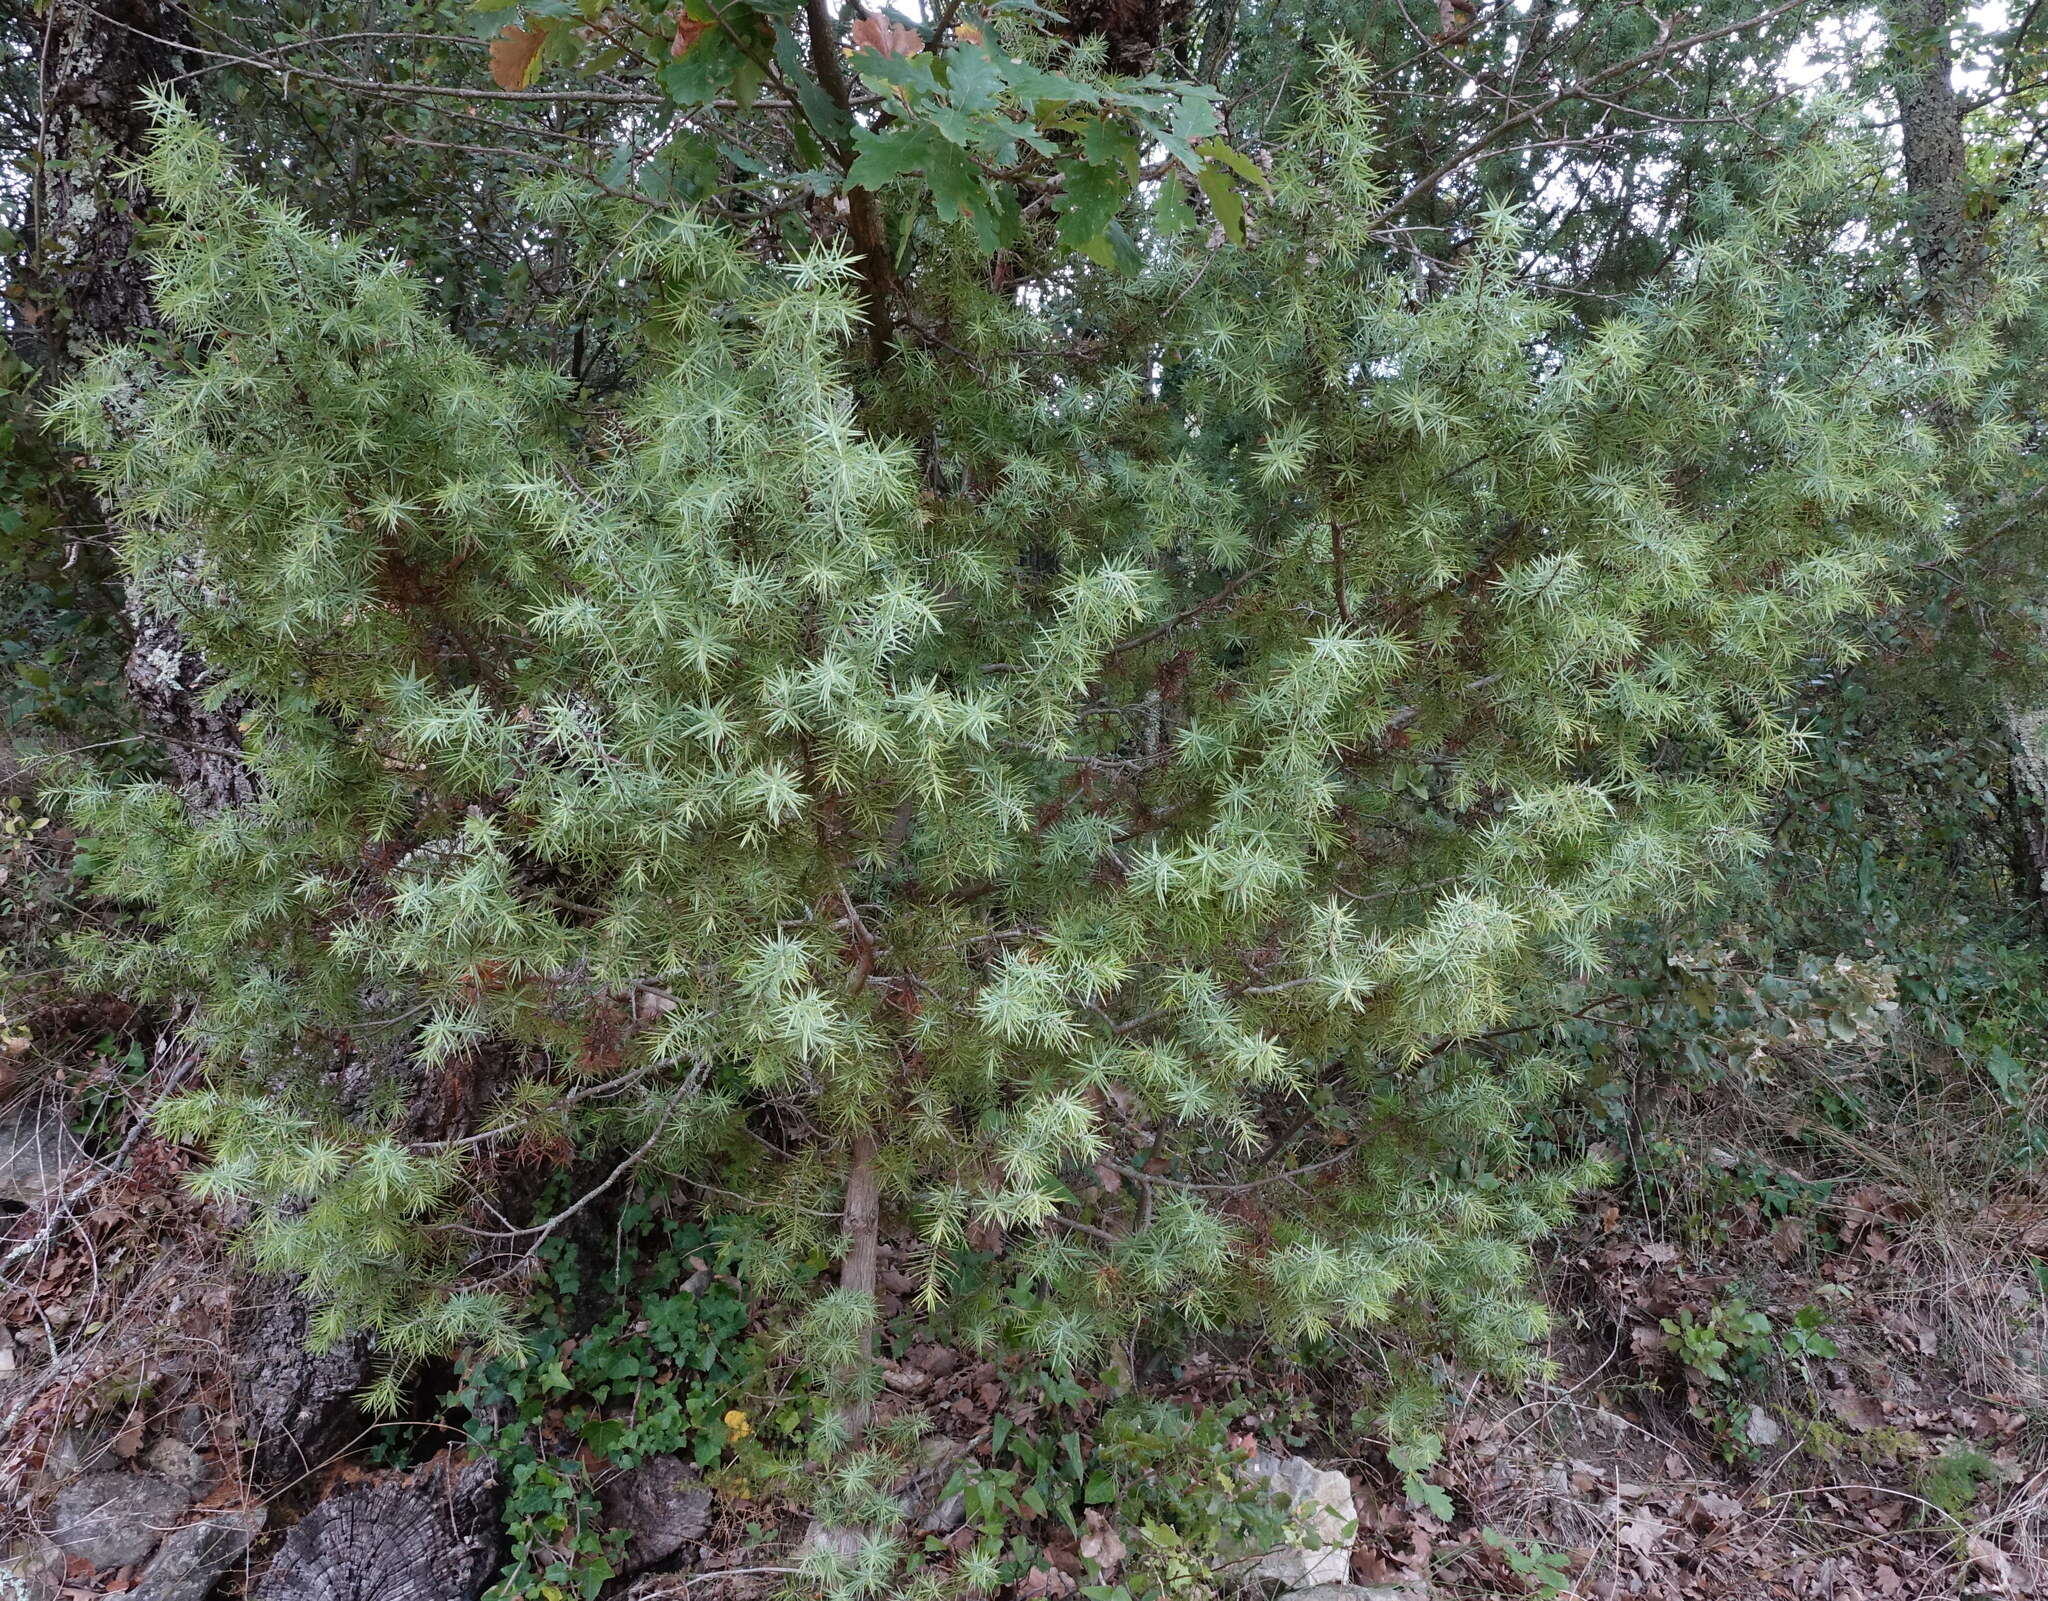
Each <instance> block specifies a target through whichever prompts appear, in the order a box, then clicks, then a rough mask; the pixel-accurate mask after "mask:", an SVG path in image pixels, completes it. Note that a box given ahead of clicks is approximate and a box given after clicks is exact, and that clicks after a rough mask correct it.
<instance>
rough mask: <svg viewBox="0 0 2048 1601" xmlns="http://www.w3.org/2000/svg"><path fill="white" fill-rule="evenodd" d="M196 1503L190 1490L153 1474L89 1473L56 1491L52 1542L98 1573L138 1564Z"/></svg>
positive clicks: (51, 1516)
mask: <svg viewBox="0 0 2048 1601" xmlns="http://www.w3.org/2000/svg"><path fill="white" fill-rule="evenodd" d="M191 1504H192V1493H191V1491H189V1490H187V1489H185V1488H184V1486H182V1485H177V1484H173V1483H171V1481H170V1480H169V1479H165V1478H159V1477H158V1476H157V1475H156V1474H154V1473H90V1474H87V1475H86V1476H85V1477H84V1478H82V1479H78V1480H76V1481H74V1482H73V1483H70V1484H67V1485H65V1486H64V1488H63V1489H61V1490H59V1491H58V1492H57V1499H56V1500H55V1501H54V1502H52V1503H51V1506H50V1539H51V1540H52V1541H53V1542H54V1543H55V1544H56V1546H57V1548H58V1549H59V1550H61V1551H63V1552H64V1553H65V1554H66V1555H67V1556H74V1557H82V1558H84V1559H85V1560H86V1561H87V1562H90V1563H91V1564H92V1565H93V1566H94V1567H95V1568H122V1567H127V1566H128V1565H129V1564H130V1563H134V1562H140V1561H142V1560H143V1559H144V1558H146V1557H147V1556H148V1555H149V1554H150V1552H152V1551H154V1550H155V1549H156V1548H157V1542H158V1541H160V1540H162V1539H163V1537H164V1535H165V1533H166V1532H167V1531H168V1530H170V1529H171V1528H173V1527H175V1526H176V1524H177V1521H178V1519H180V1518H182V1517H183V1516H184V1515H185V1509H186V1508H187V1507H189V1506H190V1505H191Z"/></svg>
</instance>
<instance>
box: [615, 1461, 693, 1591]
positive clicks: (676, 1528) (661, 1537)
mask: <svg viewBox="0 0 2048 1601" xmlns="http://www.w3.org/2000/svg"><path fill="white" fill-rule="evenodd" d="M598 1496H599V1498H600V1499H601V1500H602V1501H603V1503H604V1516H605V1522H606V1523H607V1524H608V1525H609V1526H610V1527H612V1528H614V1529H624V1530H625V1531H626V1532H627V1536H628V1538H627V1541H626V1549H625V1553H624V1555H623V1557H622V1559H621V1561H620V1564H619V1571H620V1573H621V1574H633V1573H641V1572H644V1571H645V1570H646V1569H648V1568H651V1567H652V1566H654V1564H655V1563H657V1562H665V1561H666V1560H667V1559H668V1558H670V1557H672V1556H674V1555H675V1554H676V1553H677V1552H678V1551H680V1550H681V1549H682V1548H683V1547H684V1546H685V1545H687V1544H688V1543H689V1542H690V1541H692V1540H701V1539H703V1538H704V1536H705V1535H706V1534H708V1533H710V1532H711V1492H710V1491H709V1490H707V1489H705V1488H704V1484H703V1481H702V1480H701V1479H699V1478H698V1476H697V1470H696V1469H695V1468H693V1467H692V1466H690V1464H689V1463H687V1462H685V1461H684V1460H683V1459H682V1458H681V1457H677V1456H658V1457H655V1458H654V1459H653V1460H652V1461H651V1462H643V1463H641V1464H640V1466H639V1467H637V1468H629V1469H628V1470H627V1471H625V1472H624V1473H621V1474H620V1475H619V1476H618V1477H617V1478H615V1479H612V1480H610V1481H609V1482H608V1483H606V1484H605V1485H603V1486H602V1487H601V1488H600V1489H599V1490H598Z"/></svg>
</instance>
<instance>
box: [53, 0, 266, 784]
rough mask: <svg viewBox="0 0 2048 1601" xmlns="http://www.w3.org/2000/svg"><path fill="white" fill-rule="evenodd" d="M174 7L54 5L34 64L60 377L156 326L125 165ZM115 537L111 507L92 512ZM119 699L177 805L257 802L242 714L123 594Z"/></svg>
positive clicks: (138, 215) (167, 60)
mask: <svg viewBox="0 0 2048 1601" xmlns="http://www.w3.org/2000/svg"><path fill="white" fill-rule="evenodd" d="M186 36H187V30H186V26H185V18H184V13H183V11H182V9H181V8H180V7H179V6H178V5H176V4H174V3H171V0H97V3H95V0H51V4H50V13H49V19H48V26H47V29H46V31H45V34H44V39H45V47H44V52H43V59H42V63H41V81H42V87H43V143H42V152H41V154H42V159H41V161H40V163H39V164H38V172H37V183H36V209H35V236H36V247H37V248H36V262H37V276H38V279H39V280H40V285H39V287H40V298H41V300H42V302H43V304H44V306H45V308H46V314H47V335H46V337H47V338H48V341H49V347H48V351H49V361H50V365H51V367H52V369H53V371H55V372H57V373H62V372H63V371H64V370H66V369H67V368H69V367H71V366H73V365H75V364H76V363H77V361H78V360H79V359H80V358H81V357H83V356H84V355H85V354H86V353H88V352H89V351H90V350H91V349H92V348H93V347H94V346H97V345H102V344H107V343H111V342H114V341H118V340H124V339H132V338H134V337H135V335H136V334H137V333H139V332H142V331H143V330H145V329H149V328H153V327H155V326H157V316H156V307H155V304H154V301H153V300H152V297H151V294H150V282H149V269H148V265H147V263H145V262H144V261H143V259H142V257H141V255H140V254H139V253H138V251H137V248H136V236H137V234H138V233H139V232H140V231H141V229H142V227H143V225H144V223H145V222H146V220H147V218H148V215H149V209H150V204H151V196H150V193H149V190H148V188H147V187H146V186H145V185H144V184H143V182H142V180H141V179H139V178H137V177H135V176H133V175H132V173H131V171H130V169H131V168H132V166H133V164H134V162H135V160H136V158H137V157H139V156H140V155H141V154H142V152H143V149H144V147H145V144H146V142H147V139H148V135H149V115H148V112H147V111H146V110H145V109H144V107H143V104H142V99H143V96H144V95H145V94H146V93H147V92H148V91H149V90H150V89H152V88H154V87H155V86H157V85H158V84H161V83H163V82H165V81H166V80H167V79H169V78H171V77H172V76H174V75H175V74H176V73H177V72H178V71H179V70H180V69H181V67H182V66H183V65H184V64H185V62H184V57H183V55H182V51H181V46H182V45H183V43H184V41H185V39H186ZM97 511H98V514H99V518H100V521H101V522H103V523H104V524H106V525H107V526H108V527H118V526H119V523H118V519H117V517H116V516H115V515H114V508H112V507H109V506H100V507H98V508H97ZM128 613H129V621H130V623H131V624H132V626H133V629H134V642H133V645H132V648H131V649H130V652H129V657H128V670H127V680H128V692H129V696H130V698H131V699H132V700H133V701H134V703H135V707H136V711H137V713H138V715H139V716H140V718H141V721H142V725H143V727H144V728H145V729H147V730H148V731H149V732H151V733H152V734H155V735H156V736H157V737H158V738H160V739H161V740H162V741H163V744H164V746H165V751H166V755H167V757H168V759H169V761H170V765H171V769H172V771H173V772H174V773H175V774H176V775H177V778H178V783H179V787H180V789H181V790H182V791H183V792H184V795H185V797H186V801H187V803H188V804H189V805H191V806H192V807H193V808H194V809H195V810H197V811H217V810H219V809H220V808H222V807H225V806H232V805H236V804H239V803H241V802H244V801H247V800H250V799H252V798H253V797H254V793H255V788H254V783H253V781H252V780H251V778H250V775H249V772H248V769H247V768H246V767H245V766H244V765H243V764H242V761H241V758H240V756H239V754H238V752H239V750H240V745H241V739H240V733H239V729H238V727H237V723H238V709H237V708H235V707H233V706H224V707H221V708H218V709H209V708H208V707H207V706H206V705H205V704H204V694H205V691H206V688H207V686H208V683H209V676H208V673H207V669H206V664H205V663H204V662H203V661H201V660H200V658H199V657H198V656H197V655H196V654H195V653H194V652H193V651H192V650H191V649H189V648H188V647H187V645H186V643H185V640H184V638H183V636H182V635H181V634H180V633H179V630H178V626H177V623H176V622H175V621H174V620H173V619H171V618H169V617H166V616H162V615H160V614H158V613H155V612H151V611H147V610H145V609H143V608H142V607H140V606H138V605H136V604H135V603H134V601H133V600H132V598H131V601H130V604H129V608H128Z"/></svg>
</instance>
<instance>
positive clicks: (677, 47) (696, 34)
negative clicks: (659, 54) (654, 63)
mask: <svg viewBox="0 0 2048 1601" xmlns="http://www.w3.org/2000/svg"><path fill="white" fill-rule="evenodd" d="M710 31H711V24H710V23H709V22H708V21H706V20H704V19H703V18H701V17H693V16H691V15H690V12H689V8H688V7H687V6H686V7H684V8H683V9H682V10H681V11H678V12H677V13H676V33H675V37H674V38H673V39H671V40H670V41H669V47H668V53H669V54H670V55H672V56H686V55H688V54H689V53H690V47H691V46H692V45H694V44H695V43H696V42H697V41H698V40H699V39H701V38H703V37H704V35H705V34H706V33H708V32H710Z"/></svg>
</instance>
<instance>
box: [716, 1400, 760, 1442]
mask: <svg viewBox="0 0 2048 1601" xmlns="http://www.w3.org/2000/svg"><path fill="white" fill-rule="evenodd" d="M723 1421H724V1423H725V1432H726V1433H727V1434H729V1435H731V1436H732V1437H733V1439H734V1440H736V1441H737V1440H744V1439H745V1438H746V1437H747V1436H748V1435H750V1434H752V1433H753V1432H754V1425H753V1424H751V1423H749V1422H748V1421H747V1415H746V1413H744V1412H742V1411H741V1410H740V1409H739V1408H738V1407H734V1408H733V1409H732V1410H731V1411H730V1412H728V1413H726V1415H725V1418H724V1420H723Z"/></svg>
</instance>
